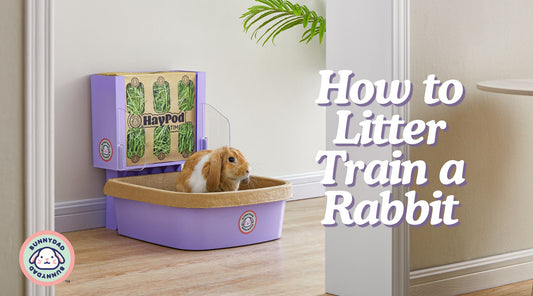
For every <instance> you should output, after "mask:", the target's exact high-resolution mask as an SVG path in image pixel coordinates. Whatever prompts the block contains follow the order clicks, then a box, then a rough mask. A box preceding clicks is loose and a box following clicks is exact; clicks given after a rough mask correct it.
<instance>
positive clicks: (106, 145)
mask: <svg viewBox="0 0 533 296" xmlns="http://www.w3.org/2000/svg"><path fill="white" fill-rule="evenodd" d="M99 150H100V157H101V158H102V160H103V161H109V160H110V159H111V157H113V146H112V145H111V142H110V141H109V140H108V139H105V138H104V139H102V141H100V145H99Z"/></svg>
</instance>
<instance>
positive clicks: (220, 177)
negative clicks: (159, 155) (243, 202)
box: [176, 147, 250, 193]
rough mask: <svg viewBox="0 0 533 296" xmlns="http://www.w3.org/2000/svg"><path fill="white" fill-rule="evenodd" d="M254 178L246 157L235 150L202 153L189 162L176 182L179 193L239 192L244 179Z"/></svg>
mask: <svg viewBox="0 0 533 296" xmlns="http://www.w3.org/2000/svg"><path fill="white" fill-rule="evenodd" d="M249 177H250V165H249V164H248V161H247V160H246V159H245V158H244V155H243V154H242V153H241V152H240V151H239V150H237V149H235V148H231V147H220V148H217V149H215V150H201V151H198V152H196V153H194V154H192V155H191V156H189V158H188V159H187V161H186V162H185V165H184V166H183V169H182V171H181V173H179V175H178V178H177V179H176V191H180V192H193V193H203V192H220V191H236V190H237V189H239V185H240V183H241V181H242V180H245V179H248V178H249Z"/></svg>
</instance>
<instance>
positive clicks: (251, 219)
mask: <svg viewBox="0 0 533 296" xmlns="http://www.w3.org/2000/svg"><path fill="white" fill-rule="evenodd" d="M256 225H257V215H256V214H255V212H254V211H246V212H244V213H242V215H241V217H240V218H239V230H240V231H241V233H243V234H249V233H251V232H252V231H254V229H255V226H256Z"/></svg>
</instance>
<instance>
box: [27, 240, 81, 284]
mask: <svg viewBox="0 0 533 296" xmlns="http://www.w3.org/2000/svg"><path fill="white" fill-rule="evenodd" d="M19 264H20V268H21V269H22V272H23V273H24V275H25V276H26V277H27V278H28V279H29V280H30V281H32V282H34V283H36V284H38V285H41V286H52V285H56V284H58V283H60V282H62V281H64V280H65V279H66V278H67V277H68V276H69V274H70V272H71V271H72V268H73V267H74V249H73V248H72V245H71V244H70V242H69V241H68V240H67V238H66V237H64V236H63V235H61V234H59V233H57V232H54V231H40V232H37V233H35V234H33V235H32V236H30V237H28V238H27V239H26V241H25V242H24V244H23V245H22V247H21V248H20V253H19Z"/></svg>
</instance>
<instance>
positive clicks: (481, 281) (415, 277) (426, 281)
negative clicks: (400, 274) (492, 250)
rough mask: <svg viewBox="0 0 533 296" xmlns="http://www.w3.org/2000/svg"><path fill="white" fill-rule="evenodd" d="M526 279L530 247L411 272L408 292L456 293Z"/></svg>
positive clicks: (418, 295)
mask: <svg viewBox="0 0 533 296" xmlns="http://www.w3.org/2000/svg"><path fill="white" fill-rule="evenodd" d="M529 279H533V249H528V250H523V251H517V252H511V253H506V254H502V255H495V256H490V257H485V258H480V259H475V260H468V261H464V262H460V263H455V264H449V265H444V266H438V267H433V268H428V269H422V270H416V271H412V272H411V277H410V289H409V295H411V296H426V295H432V296H448V295H459V294H463V293H469V292H473V291H479V290H484V289H489V288H493V287H497V286H502V285H507V284H511V283H515V282H520V281H524V280H529Z"/></svg>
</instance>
